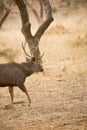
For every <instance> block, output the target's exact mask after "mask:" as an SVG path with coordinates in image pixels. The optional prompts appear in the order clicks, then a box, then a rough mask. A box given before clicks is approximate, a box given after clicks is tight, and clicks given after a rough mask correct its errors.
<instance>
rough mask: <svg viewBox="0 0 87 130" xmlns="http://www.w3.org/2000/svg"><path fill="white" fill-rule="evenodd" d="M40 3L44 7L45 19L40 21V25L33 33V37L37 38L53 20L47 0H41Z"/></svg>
mask: <svg viewBox="0 0 87 130" xmlns="http://www.w3.org/2000/svg"><path fill="white" fill-rule="evenodd" d="M42 3H43V5H44V7H45V13H46V20H45V21H44V22H43V23H42V25H41V26H40V27H39V28H38V30H37V32H36V33H35V38H37V39H39V40H40V38H41V36H42V35H43V33H44V32H45V30H46V29H47V28H48V26H49V25H50V24H51V22H52V21H53V17H52V9H51V6H50V3H49V0H42Z"/></svg>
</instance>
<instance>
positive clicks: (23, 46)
mask: <svg viewBox="0 0 87 130" xmlns="http://www.w3.org/2000/svg"><path fill="white" fill-rule="evenodd" d="M25 46H26V40H25V43H24V44H23V42H22V48H23V51H24V53H25V55H26V56H27V57H28V58H32V56H30V55H29V54H28V53H27V52H26V50H25Z"/></svg>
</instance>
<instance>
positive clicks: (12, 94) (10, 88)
mask: <svg viewBox="0 0 87 130" xmlns="http://www.w3.org/2000/svg"><path fill="white" fill-rule="evenodd" d="M8 88H9V93H10V96H11V107H13V96H14V93H13V86H9V87H8Z"/></svg>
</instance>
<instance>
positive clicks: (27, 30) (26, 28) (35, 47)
mask: <svg viewBox="0 0 87 130" xmlns="http://www.w3.org/2000/svg"><path fill="white" fill-rule="evenodd" d="M15 2H16V4H17V6H18V8H19V10H20V15H21V20H22V33H23V34H24V37H25V40H26V41H27V43H28V46H29V49H30V53H31V56H32V57H34V58H35V60H36V62H38V63H41V59H40V57H41V56H40V50H39V41H40V38H41V36H42V35H43V33H44V32H45V30H46V29H47V28H48V26H49V25H50V24H51V22H52V21H53V17H52V10H51V6H50V3H49V0H42V4H43V6H44V7H45V12H46V20H45V21H44V22H43V23H42V25H41V26H40V27H39V28H38V30H37V31H36V33H35V35H34V36H33V35H32V33H31V24H30V22H29V15H28V11H27V8H26V5H25V3H24V0H15Z"/></svg>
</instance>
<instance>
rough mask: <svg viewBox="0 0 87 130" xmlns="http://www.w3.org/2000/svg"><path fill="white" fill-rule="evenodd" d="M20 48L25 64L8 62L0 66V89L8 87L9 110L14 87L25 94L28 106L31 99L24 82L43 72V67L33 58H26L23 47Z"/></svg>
mask: <svg viewBox="0 0 87 130" xmlns="http://www.w3.org/2000/svg"><path fill="white" fill-rule="evenodd" d="M22 48H23V50H24V52H25V54H26V55H27V57H26V62H22V63H16V62H9V63H4V64H0V87H8V89H9V93H10V97H11V104H10V106H11V108H13V98H14V92H13V88H14V87H19V88H20V90H22V91H23V92H24V93H25V94H26V96H27V99H28V102H29V104H28V106H30V104H31V99H30V97H29V94H28V91H27V89H26V87H25V85H24V82H25V80H26V78H27V77H28V76H30V75H32V74H33V73H35V72H36V73H37V72H42V71H43V66H42V65H41V64H39V63H37V62H36V61H35V58H34V57H31V56H29V57H28V54H27V53H26V50H25V47H24V45H22ZM40 58H41V57H40Z"/></svg>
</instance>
